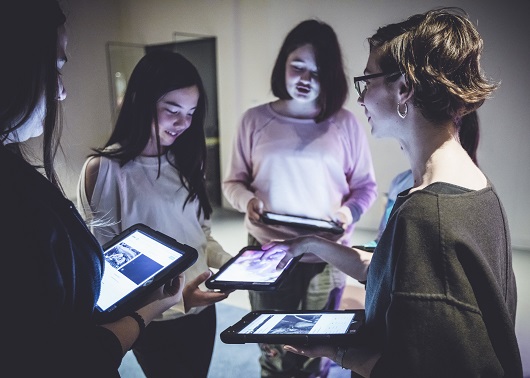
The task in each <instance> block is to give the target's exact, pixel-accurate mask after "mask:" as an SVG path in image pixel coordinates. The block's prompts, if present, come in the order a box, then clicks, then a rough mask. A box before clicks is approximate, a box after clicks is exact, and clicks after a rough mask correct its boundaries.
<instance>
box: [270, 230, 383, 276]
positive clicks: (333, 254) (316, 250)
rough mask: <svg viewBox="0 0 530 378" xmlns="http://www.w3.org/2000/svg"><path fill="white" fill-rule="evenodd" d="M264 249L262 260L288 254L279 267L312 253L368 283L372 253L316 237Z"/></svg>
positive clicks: (302, 238)
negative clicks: (273, 255) (295, 257)
mask: <svg viewBox="0 0 530 378" xmlns="http://www.w3.org/2000/svg"><path fill="white" fill-rule="evenodd" d="M262 248H263V249H264V250H266V251H267V253H264V254H263V256H262V258H267V257H268V256H270V255H271V254H274V253H277V252H283V251H285V252H286V255H285V257H284V258H283V259H282V261H280V263H279V264H278V266H279V267H281V266H284V265H285V264H286V263H287V261H289V260H290V259H291V258H292V257H294V256H299V255H301V254H304V253H312V254H314V255H316V256H318V257H320V258H321V259H322V260H324V261H325V262H327V263H329V264H331V265H334V266H335V267H337V268H338V269H340V270H342V271H343V272H344V273H346V274H347V275H349V276H350V277H353V278H355V279H356V280H358V281H361V282H364V281H366V277H367V274H368V267H369V265H370V262H371V260H372V255H373V254H372V253H371V252H366V251H362V250H359V249H355V248H350V247H347V246H344V245H341V244H338V243H335V242H332V241H329V240H326V239H324V238H321V237H319V236H314V235H309V236H301V237H298V238H295V239H290V240H284V241H280V242H272V243H268V244H265V245H263V247H262Z"/></svg>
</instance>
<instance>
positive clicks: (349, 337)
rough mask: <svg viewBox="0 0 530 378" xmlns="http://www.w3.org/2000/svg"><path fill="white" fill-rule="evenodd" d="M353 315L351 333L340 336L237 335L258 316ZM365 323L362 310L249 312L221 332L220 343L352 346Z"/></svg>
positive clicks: (301, 334) (303, 334)
mask: <svg viewBox="0 0 530 378" xmlns="http://www.w3.org/2000/svg"><path fill="white" fill-rule="evenodd" d="M344 313H351V314H355V319H356V320H357V322H356V323H355V324H354V325H353V328H352V327H350V328H349V330H351V332H347V333H342V334H308V333H300V334H251V333H239V332H240V331H241V330H243V329H244V328H245V327H246V326H248V325H249V324H251V323H252V322H253V321H254V320H255V319H257V318H258V317H259V316H260V315H263V314H265V315H269V314H270V315H277V314H296V315H304V314H306V315H315V314H331V315H335V314H344ZM364 322H365V312H364V310H363V309H356V310H323V311H318V310H294V311H277V310H259V311H251V312H249V313H248V314H246V315H245V316H244V317H243V318H241V319H240V320H239V321H238V322H236V323H235V324H233V325H232V326H230V327H228V328H226V329H225V330H224V331H222V332H221V334H220V338H221V341H222V342H223V343H225V344H245V343H266V344H289V345H316V344H321V345H324V344H333V345H352V344H354V343H355V341H356V340H358V333H359V330H360V329H361V328H362V326H363V325H364Z"/></svg>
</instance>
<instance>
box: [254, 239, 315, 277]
mask: <svg viewBox="0 0 530 378" xmlns="http://www.w3.org/2000/svg"><path fill="white" fill-rule="evenodd" d="M311 238H312V236H300V237H297V238H294V239H288V240H273V241H271V242H269V243H267V244H264V245H262V246H261V249H262V250H264V251H265V253H263V255H262V256H261V259H262V260H264V259H268V258H270V256H272V255H274V254H276V253H282V254H283V253H285V256H284V257H283V258H282V259H281V260H280V262H279V263H278V265H277V267H276V268H277V269H281V268H284V267H285V265H287V263H288V262H289V261H290V260H291V259H292V258H293V257H296V256H299V255H302V254H304V253H306V252H308V244H307V243H308V242H310V239H311Z"/></svg>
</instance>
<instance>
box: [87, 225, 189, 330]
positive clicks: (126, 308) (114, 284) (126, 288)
mask: <svg viewBox="0 0 530 378" xmlns="http://www.w3.org/2000/svg"><path fill="white" fill-rule="evenodd" d="M103 252H104V258H105V267H104V271H103V278H102V282H101V292H100V295H99V298H98V301H97V303H96V308H95V312H94V315H95V317H96V320H97V321H98V322H99V323H102V322H110V321H114V320H116V319H119V318H120V317H123V316H125V315H126V314H127V313H129V312H130V311H133V310H135V309H137V308H138V306H139V305H140V304H141V302H142V301H143V300H145V299H146V297H147V295H148V294H150V293H151V292H153V291H154V290H156V289H157V288H159V287H160V286H162V285H164V284H165V283H167V281H168V280H169V279H171V278H173V277H175V276H177V275H178V274H180V273H182V272H183V271H184V270H186V269H188V268H189V267H190V266H191V265H192V264H193V263H195V261H196V260H197V257H198V254H197V251H196V250H195V249H194V248H192V247H190V246H188V245H185V244H181V243H179V242H177V241H176V240H175V239H173V238H171V237H169V236H167V235H165V234H162V233H160V232H158V231H155V230H153V229H152V228H150V227H148V226H146V225H144V224H136V225H134V226H131V227H129V228H128V229H126V230H125V231H123V232H122V233H121V234H119V235H117V236H116V237H114V238H113V239H112V240H111V241H109V242H108V243H106V244H105V245H104V246H103Z"/></svg>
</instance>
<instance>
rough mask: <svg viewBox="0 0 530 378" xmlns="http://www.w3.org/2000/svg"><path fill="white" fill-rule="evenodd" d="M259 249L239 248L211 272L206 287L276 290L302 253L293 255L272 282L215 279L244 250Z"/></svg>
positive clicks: (258, 247)
mask: <svg viewBox="0 0 530 378" xmlns="http://www.w3.org/2000/svg"><path fill="white" fill-rule="evenodd" d="M249 250H250V251H252V250H255V251H261V247H260V246H246V247H244V248H243V249H241V250H240V251H239V252H238V253H237V255H235V256H234V257H233V258H231V259H230V260H229V261H228V262H227V263H225V264H224V265H223V266H222V267H221V268H219V270H218V271H217V273H215V274H213V275H212V276H211V277H210V278H208V279H207V280H206V282H205V285H206V287H207V288H208V289H213V290H220V291H231V290H254V291H271V290H276V289H277V288H278V287H280V286H281V284H282V283H283V281H284V280H285V278H286V277H287V276H288V274H289V273H290V272H291V271H292V269H294V267H295V266H296V264H297V263H298V261H299V260H300V259H301V258H302V255H300V256H296V257H294V258H293V259H292V260H291V261H290V263H289V264H288V265H287V266H286V267H285V268H284V270H283V271H282V273H281V274H280V275H279V276H278V277H277V278H276V280H275V281H274V282H263V281H254V282H250V281H224V280H223V281H218V280H217V279H218V278H219V277H220V276H221V275H222V274H223V273H224V272H225V271H226V270H227V269H228V268H229V267H230V266H231V265H232V264H233V263H235V262H236V261H237V260H238V258H240V257H241V256H242V255H243V254H244V253H245V252H246V251H249Z"/></svg>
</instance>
